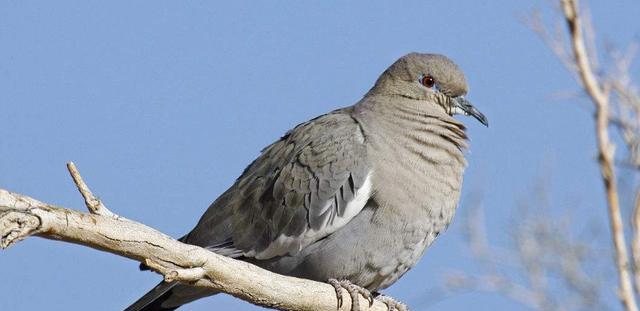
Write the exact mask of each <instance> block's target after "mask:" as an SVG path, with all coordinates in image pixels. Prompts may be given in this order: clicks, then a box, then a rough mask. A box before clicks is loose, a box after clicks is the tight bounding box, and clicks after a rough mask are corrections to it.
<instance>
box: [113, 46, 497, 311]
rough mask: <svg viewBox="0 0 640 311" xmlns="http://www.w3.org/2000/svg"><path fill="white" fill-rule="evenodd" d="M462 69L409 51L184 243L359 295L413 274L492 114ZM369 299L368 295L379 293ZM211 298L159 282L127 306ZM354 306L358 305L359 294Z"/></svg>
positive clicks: (237, 186)
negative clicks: (473, 136) (475, 128)
mask: <svg viewBox="0 0 640 311" xmlns="http://www.w3.org/2000/svg"><path fill="white" fill-rule="evenodd" d="M467 90H468V87H467V82H466V79H465V76H464V73H463V72H462V70H461V69H460V68H459V67H458V66H457V65H456V64H455V63H454V62H453V61H452V60H450V59H449V58H448V57H446V56H444V55H441V54H429V53H416V52H413V53H409V54H406V55H404V56H402V57H400V58H399V59H398V60H397V61H395V62H394V63H393V64H392V65H391V66H389V67H388V68H387V69H386V70H385V71H384V72H383V73H382V74H381V75H380V77H379V78H378V79H377V80H376V82H375V83H374V85H373V87H372V88H371V89H370V90H369V91H368V92H367V93H366V94H365V95H364V96H363V97H362V99H361V100H359V101H358V102H356V103H355V104H354V105H352V106H348V107H345V108H341V109H337V110H334V111H332V112H329V113H327V114H324V115H321V116H318V117H316V118H313V119H311V120H309V121H306V122H303V123H301V124H299V125H297V126H295V127H294V128H293V129H291V130H289V131H288V132H287V133H286V134H284V135H283V136H282V137H281V138H280V139H278V140H277V141H276V142H274V143H272V144H271V145H269V146H267V147H265V148H264V149H263V150H262V151H261V153H260V155H259V156H258V157H257V158H256V159H255V160H254V161H253V162H252V163H251V164H249V165H248V166H247V167H246V169H245V170H244V171H243V172H242V174H241V175H240V177H238V178H237V180H236V181H235V183H234V184H233V185H232V186H231V187H230V188H229V189H228V190H226V191H225V192H224V193H222V195H220V196H219V197H218V198H217V199H216V200H215V201H214V202H213V203H212V204H211V205H210V206H209V208H208V209H207V210H206V212H205V213H204V214H203V216H202V217H201V218H200V220H199V222H198V223H197V225H196V226H195V228H194V229H193V230H191V231H190V232H189V233H188V234H186V235H185V236H183V237H182V238H180V239H179V240H180V241H182V242H184V243H188V244H193V245H197V246H200V247H203V248H206V249H208V250H210V251H212V252H215V253H218V254H220V255H224V256H228V257H232V258H235V259H238V260H243V261H246V262H249V263H252V264H255V265H257V266H259V267H262V268H264V269H267V270H270V271H272V272H275V273H279V274H283V275H289V276H294V277H299V278H306V279H310V280H315V281H321V282H328V283H329V284H331V285H333V286H334V288H335V289H336V295H337V298H338V304H339V305H338V307H340V303H341V301H342V300H341V297H342V296H341V293H342V291H341V289H342V288H344V289H345V290H347V292H348V293H349V294H350V295H351V297H352V298H357V297H358V296H356V295H358V294H361V295H364V296H365V297H366V298H367V299H369V300H370V302H372V301H373V300H371V299H374V298H373V297H374V296H376V298H375V299H380V300H382V301H383V302H384V303H387V306H389V308H390V309H393V308H396V309H398V310H404V309H403V308H406V306H405V305H403V304H401V303H400V302H398V301H396V300H394V299H393V298H391V297H388V296H384V295H380V296H378V294H379V291H380V290H382V289H385V288H387V287H389V286H390V285H391V284H393V283H394V282H396V281H397V280H398V279H399V278H400V277H401V276H402V275H404V274H405V273H406V272H407V271H408V270H409V269H411V268H412V267H413V266H414V265H415V264H416V263H417V262H418V261H419V259H420V258H421V257H422V255H423V253H424V252H425V250H426V248H427V247H428V246H429V245H431V243H432V242H433V241H434V240H435V239H436V237H438V235H439V234H440V233H442V232H443V231H444V230H446V228H447V227H448V226H449V224H450V223H451V221H452V218H453V216H454V213H455V211H456V209H457V206H458V201H459V197H460V191H461V187H462V178H463V173H464V170H465V167H466V166H467V160H466V159H465V151H466V149H467V148H468V137H467V134H466V127H465V125H464V124H463V123H462V122H460V121H459V120H457V119H455V118H454V117H453V116H454V115H458V114H461V115H466V116H472V117H474V118H475V119H477V120H478V121H479V122H480V123H482V124H484V125H485V126H488V121H487V118H486V117H485V115H484V114H482V113H481V112H480V111H479V110H478V109H476V108H475V107H474V106H473V105H472V104H471V102H470V101H468V100H467V99H466V97H465V96H466V95H467ZM372 293H373V294H372ZM213 294H216V292H212V291H211V290H208V289H202V288H195V287H191V286H189V285H187V284H181V283H178V282H171V283H166V282H161V283H160V284H158V285H157V286H156V287H155V288H153V289H152V290H151V291H149V292H148V293H147V294H146V295H144V296H143V297H142V298H140V299H139V300H138V301H136V302H135V303H134V304H132V305H131V306H130V307H128V308H126V309H125V311H140V310H144V311H151V310H155V311H159V310H163V311H167V310H175V309H177V308H178V307H180V306H181V305H183V304H186V303H188V302H191V301H193V300H196V299H199V298H202V297H206V296H209V295H213ZM352 300H353V301H354V303H353V304H352V309H353V310H358V308H359V306H357V305H356V304H357V302H358V299H352Z"/></svg>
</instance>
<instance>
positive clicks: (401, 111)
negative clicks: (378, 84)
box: [355, 96, 467, 166]
mask: <svg viewBox="0 0 640 311" xmlns="http://www.w3.org/2000/svg"><path fill="white" fill-rule="evenodd" d="M360 105H361V106H360ZM355 112H356V118H357V117H358V115H359V116H360V117H361V118H365V119H367V120H366V122H364V123H365V124H368V127H371V129H372V130H371V131H368V132H370V133H371V135H370V136H371V137H370V138H371V139H372V140H374V141H376V140H379V142H378V143H380V144H383V145H385V146H387V147H389V148H393V149H411V150H414V151H416V152H418V151H419V152H420V153H433V151H432V150H430V149H433V150H441V151H443V152H446V153H447V154H449V155H450V157H448V158H447V157H443V158H442V159H437V160H438V161H441V162H448V161H449V160H450V159H453V160H455V161H457V162H460V163H462V164H463V166H464V165H465V164H466V162H465V160H464V155H463V151H464V150H465V149H466V148H467V134H466V132H465V129H466V128H465V126H464V125H463V124H462V123H461V122H459V121H457V120H456V119H454V118H452V117H451V116H449V115H448V114H447V113H446V112H444V110H443V109H441V108H440V107H438V106H436V105H432V104H428V103H425V102H423V101H418V100H411V99H407V98H403V97H397V98H393V97H389V96H385V97H380V98H369V99H366V100H363V101H362V102H361V103H359V104H358V105H356V108H355ZM374 127H375V130H373V128H374ZM366 132H367V131H366V129H365V133H366Z"/></svg>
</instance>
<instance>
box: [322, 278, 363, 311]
mask: <svg viewBox="0 0 640 311" xmlns="http://www.w3.org/2000/svg"><path fill="white" fill-rule="evenodd" d="M328 283H329V284H331V286H333V288H335V290H336V298H337V299H338V309H340V307H342V289H344V290H346V291H347V293H349V296H350V297H351V311H360V298H359V297H358V294H360V295H362V297H364V298H365V299H367V300H368V301H369V307H371V306H372V305H373V299H374V298H373V295H372V294H371V292H370V291H368V290H367V289H366V288H362V287H360V286H358V285H355V284H353V283H351V282H349V281H347V280H340V281H338V280H336V279H329V281H328Z"/></svg>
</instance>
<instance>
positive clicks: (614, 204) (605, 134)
mask: <svg viewBox="0 0 640 311" xmlns="http://www.w3.org/2000/svg"><path fill="white" fill-rule="evenodd" d="M562 11H563V13H564V16H565V20H566V22H567V26H568V28H569V32H570V34H571V47H572V49H573V54H574V57H575V62H576V65H577V71H578V75H579V77H580V80H581V82H582V85H583V87H584V89H585V92H587V94H589V96H590V97H591V99H592V101H593V103H594V106H595V109H596V112H595V113H596V116H595V117H596V124H595V125H596V128H595V130H596V137H597V145H598V162H599V164H600V173H601V174H602V180H603V182H604V187H605V191H606V196H607V205H608V209H609V221H610V225H611V234H612V236H613V244H614V247H615V252H616V267H617V269H618V275H619V286H620V292H619V296H620V300H621V301H622V304H623V305H624V307H625V309H626V310H628V311H638V306H637V303H636V300H635V296H634V293H633V288H632V281H631V275H630V273H629V255H628V254H627V246H626V244H625V237H624V228H623V223H622V216H621V214H620V203H619V199H618V189H617V185H616V176H615V170H614V146H613V144H612V143H611V141H610V139H609V130H608V128H609V96H608V94H607V91H606V90H605V87H604V85H602V84H600V83H599V82H598V79H597V77H596V75H595V73H594V72H593V68H592V67H591V63H592V62H591V61H590V60H589V55H587V49H586V47H585V43H584V34H583V28H582V20H581V17H580V14H579V12H578V4H577V0H562Z"/></svg>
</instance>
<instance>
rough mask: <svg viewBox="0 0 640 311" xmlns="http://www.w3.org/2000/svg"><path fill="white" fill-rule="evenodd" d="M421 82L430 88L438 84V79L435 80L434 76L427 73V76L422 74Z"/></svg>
mask: <svg viewBox="0 0 640 311" xmlns="http://www.w3.org/2000/svg"><path fill="white" fill-rule="evenodd" d="M420 83H422V85H424V86H426V87H428V88H432V87H433V85H435V84H436V80H434V79H433V77H432V76H430V75H425V76H422V78H420Z"/></svg>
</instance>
